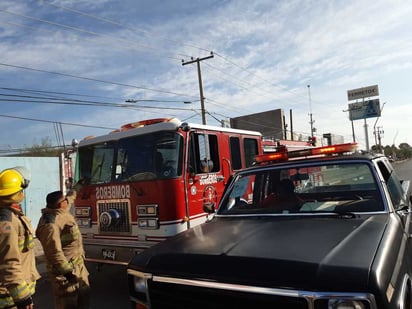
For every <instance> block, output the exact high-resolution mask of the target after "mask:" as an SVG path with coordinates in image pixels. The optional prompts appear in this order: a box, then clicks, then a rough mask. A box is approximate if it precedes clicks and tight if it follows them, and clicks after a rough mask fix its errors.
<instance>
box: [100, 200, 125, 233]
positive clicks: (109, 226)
mask: <svg viewBox="0 0 412 309" xmlns="http://www.w3.org/2000/svg"><path fill="white" fill-rule="evenodd" d="M97 207H98V210H99V218H98V220H99V231H100V232H101V233H130V232H131V222H130V221H131V220H130V205H129V203H128V202H126V201H120V202H98V204H97Z"/></svg>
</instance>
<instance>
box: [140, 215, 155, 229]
mask: <svg viewBox="0 0 412 309" xmlns="http://www.w3.org/2000/svg"><path fill="white" fill-rule="evenodd" d="M139 228H141V229H152V230H153V229H158V228H159V220H158V219H157V218H146V219H139Z"/></svg>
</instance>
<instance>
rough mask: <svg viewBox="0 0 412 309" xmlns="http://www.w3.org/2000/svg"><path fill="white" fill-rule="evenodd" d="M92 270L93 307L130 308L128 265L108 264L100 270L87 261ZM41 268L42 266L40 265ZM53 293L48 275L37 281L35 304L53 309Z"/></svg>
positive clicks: (102, 308)
mask: <svg viewBox="0 0 412 309" xmlns="http://www.w3.org/2000/svg"><path fill="white" fill-rule="evenodd" d="M86 266H87V269H88V270H89V272H90V276H89V280H90V286H91V297H90V298H91V299H90V301H91V308H99V309H106V308H107V309H109V308H118V309H122V308H127V309H128V308H130V302H129V294H128V287H127V276H126V266H117V265H107V266H104V267H103V268H102V269H101V270H100V271H98V270H97V268H96V267H95V264H91V263H87V265H86ZM39 268H40V270H41V269H42V267H39ZM53 299H54V298H53V293H52V291H51V285H50V282H49V281H48V279H47V275H46V274H44V276H43V277H42V278H41V279H40V280H39V281H37V288H36V294H35V296H34V299H33V301H34V305H35V308H38V309H53V308H54V307H53Z"/></svg>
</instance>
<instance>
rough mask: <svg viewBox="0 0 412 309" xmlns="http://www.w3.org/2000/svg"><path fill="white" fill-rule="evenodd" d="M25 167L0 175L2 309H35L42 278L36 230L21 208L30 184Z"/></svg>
mask: <svg viewBox="0 0 412 309" xmlns="http://www.w3.org/2000/svg"><path fill="white" fill-rule="evenodd" d="M27 173H28V170H27V169H25V168H24V167H15V168H9V169H5V170H3V171H2V172H0V308H10V309H11V308H13V309H14V308H17V309H32V308H33V299H32V296H33V294H34V292H35V287H36V280H37V279H39V278H40V275H39V273H38V271H37V269H36V262H35V253H34V229H33V227H32V225H31V222H30V220H29V218H27V217H26V216H25V215H24V213H23V210H22V208H21V205H20V203H21V202H22V201H23V199H24V189H25V188H27V186H28V184H29V179H28V177H25V176H27Z"/></svg>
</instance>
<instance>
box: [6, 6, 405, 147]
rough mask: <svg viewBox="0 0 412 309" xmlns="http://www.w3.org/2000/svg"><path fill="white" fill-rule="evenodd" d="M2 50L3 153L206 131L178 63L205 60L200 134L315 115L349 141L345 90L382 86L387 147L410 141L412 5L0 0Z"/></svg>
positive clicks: (305, 129)
mask: <svg viewBox="0 0 412 309" xmlns="http://www.w3.org/2000/svg"><path fill="white" fill-rule="evenodd" d="M0 40H1V44H0V55H1V60H0V88H1V89H0V104H1V112H0V130H1V132H2V134H1V138H0V150H7V149H16V148H21V147H24V146H30V145H32V144H34V143H37V144H38V143H40V142H41V141H42V139H44V138H49V139H50V140H51V141H52V142H53V144H56V143H57V142H58V141H59V139H60V140H61V133H62V134H63V138H64V141H65V144H70V142H71V140H72V139H73V138H76V139H78V140H79V139H82V138H83V137H85V136H88V135H101V134H105V133H107V132H109V131H110V130H111V129H112V128H118V127H120V126H121V125H122V124H125V123H129V122H134V121H138V120H142V119H148V118H158V117H178V118H180V119H182V120H187V121H190V122H197V123H201V114H200V102H199V85H198V79H197V69H196V64H190V65H184V66H183V65H182V59H183V60H184V61H190V59H191V57H193V58H203V57H207V56H209V55H210V52H211V51H213V52H214V57H213V58H211V59H208V60H205V61H202V62H201V69H202V79H203V88H204V96H205V98H206V100H205V108H206V110H207V112H208V116H207V124H209V125H219V122H218V120H223V119H227V118H229V117H238V116H242V115H245V114H251V113H256V112H263V111H268V110H272V109H277V108H282V109H283V110H284V112H285V116H286V121H287V123H288V124H289V110H292V111H293V128H294V131H295V132H297V133H301V134H302V135H308V134H309V133H310V124H309V121H310V118H309V113H310V112H312V116H313V120H314V121H315V122H314V127H315V128H316V129H317V134H318V135H319V136H320V135H322V134H323V133H334V134H337V135H342V136H344V138H345V141H347V142H350V141H352V128H351V123H350V121H349V119H348V113H347V112H344V110H345V109H347V108H348V103H352V102H348V100H347V90H350V89H355V88H360V87H366V86H370V85H378V86H379V92H380V95H379V99H380V102H381V106H383V110H382V116H381V117H380V118H379V119H378V122H377V123H376V126H377V127H381V130H383V132H384V133H383V135H382V144H383V145H387V144H392V143H395V144H396V145H399V144H400V143H404V142H406V143H409V144H412V137H411V135H410V132H412V121H411V120H412V116H411V113H412V109H411V103H412V87H411V80H412V60H411V59H412V2H411V1H396V0H395V1H382V0H371V1H369V0H365V1H363V0H361V1H326V0H325V1H300V0H292V1H273V0H260V1H250V0H248V1H246V0H245V1H229V0H227V1H214V0H203V1H200V0H179V1H171V0H170V1H166V0H163V1H162V0H150V1H149V0H145V1H141V0H140V1H136V0H123V1H114V0H113V1H112V0H94V1H89V0H78V1H75V0H70V1H69V0H59V1H47V0H44V1H30V0H2V1H1V3H0ZM308 85H310V99H309V91H308V87H307V86H308ZM127 99H135V100H138V102H136V103H126V102H125V101H126V100H127ZM186 101H190V102H192V103H191V104H184V102H186ZM384 102H385V105H383V103H384ZM57 103H59V104H57ZM376 121H377V118H370V119H367V124H368V133H369V134H368V139H369V144H370V145H373V144H374V143H375V140H374V139H375V138H374V135H373V127H374V125H375V122H376ZM354 127H355V136H356V140H357V141H358V142H360V144H361V145H362V147H364V145H365V131H364V121H363V120H357V121H354Z"/></svg>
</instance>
